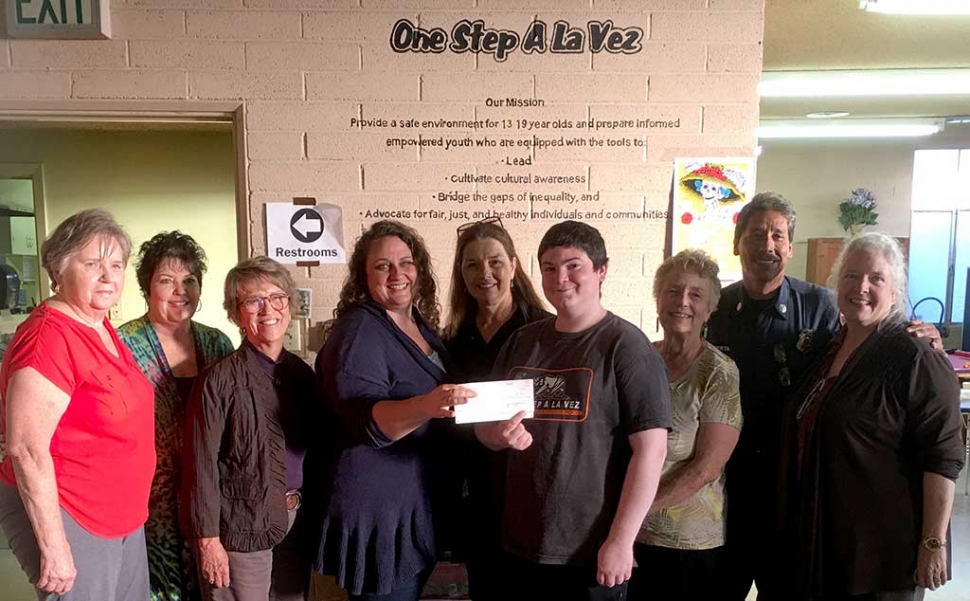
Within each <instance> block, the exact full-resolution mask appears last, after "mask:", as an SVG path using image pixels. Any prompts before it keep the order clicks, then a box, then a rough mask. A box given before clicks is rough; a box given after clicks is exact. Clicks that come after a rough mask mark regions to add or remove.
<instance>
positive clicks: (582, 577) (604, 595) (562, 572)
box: [501, 553, 628, 601]
mask: <svg viewBox="0 0 970 601" xmlns="http://www.w3.org/2000/svg"><path fill="white" fill-rule="evenodd" d="M501 562H502V568H503V571H504V574H505V578H504V582H505V587H506V592H505V595H504V597H503V598H504V599H507V600H509V601H514V600H518V599H521V600H522V601H534V600H536V599H550V600H553V599H554V600H555V601H624V600H625V599H626V598H627V584H628V583H626V582H624V583H623V584H621V585H619V586H614V587H606V586H600V584H598V583H597V582H596V567H595V566H575V565H546V564H540V563H535V562H533V561H529V560H527V559H522V558H519V557H514V556H512V555H509V554H507V553H506V554H503V555H502V558H501Z"/></svg>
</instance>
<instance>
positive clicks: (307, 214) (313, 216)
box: [290, 209, 323, 242]
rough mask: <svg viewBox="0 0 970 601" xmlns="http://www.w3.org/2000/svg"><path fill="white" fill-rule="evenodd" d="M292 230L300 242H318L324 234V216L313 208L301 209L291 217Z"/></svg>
mask: <svg viewBox="0 0 970 601" xmlns="http://www.w3.org/2000/svg"><path fill="white" fill-rule="evenodd" d="M290 231H291V232H293V237H294V238H296V239H297V240H299V241H300V242H316V241H317V240H319V239H320V236H322V235H323V217H321V216H320V213H317V212H316V211H314V210H313V209H300V210H299V211H297V212H296V213H294V214H293V217H291V218H290Z"/></svg>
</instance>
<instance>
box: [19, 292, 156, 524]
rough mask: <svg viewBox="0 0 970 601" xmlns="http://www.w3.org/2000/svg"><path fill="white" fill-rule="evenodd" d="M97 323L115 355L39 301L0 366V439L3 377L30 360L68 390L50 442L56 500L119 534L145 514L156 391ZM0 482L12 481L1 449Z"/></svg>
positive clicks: (79, 517)
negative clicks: (116, 351) (113, 347)
mask: <svg viewBox="0 0 970 601" xmlns="http://www.w3.org/2000/svg"><path fill="white" fill-rule="evenodd" d="M104 325H105V327H106V328H107V329H108V332H110V334H111V340H112V342H113V343H114V345H115V348H117V349H118V355H119V356H118V357H115V356H114V355H112V354H111V353H109V352H108V350H107V349H106V348H105V346H104V343H103V342H102V341H101V337H100V336H99V335H98V332H97V331H96V330H95V329H94V328H91V327H88V326H86V325H84V324H82V323H80V322H78V321H76V320H74V319H72V318H70V317H69V316H67V315H65V314H64V313H61V312H60V311H57V310H56V309H52V308H50V307H49V306H48V305H47V304H46V303H42V304H41V305H40V306H38V307H37V309H35V310H34V311H33V313H31V315H30V317H28V318H27V320H26V321H25V322H24V323H22V324H20V326H19V327H18V328H17V332H16V333H15V334H14V336H13V339H12V340H11V341H10V345H9V347H8V348H7V352H6V354H5V355H4V357H3V366H2V367H0V395H2V397H0V434H2V435H3V436H2V437H0V442H4V443H5V441H6V432H7V424H6V417H7V394H6V393H7V385H8V383H9V382H10V376H11V375H13V374H14V373H15V372H16V371H18V370H20V369H23V368H25V367H32V368H34V369H35V370H37V372H38V373H40V375H42V376H44V377H45V378H47V379H48V380H50V381H51V382H52V383H53V384H54V385H55V386H57V387H58V388H60V389H61V390H63V391H64V392H65V393H67V394H68V395H70V397H71V400H70V403H69V404H68V406H67V410H66V411H65V412H64V415H63V416H62V417H61V420H60V422H59V423H58V424H57V429H56V430H55V431H54V436H53V438H52V439H51V445H50V451H51V456H52V457H53V459H54V475H55V478H56V480H57V492H58V499H59V502H60V506H61V507H62V508H63V509H64V511H66V512H67V513H68V514H70V516H71V517H72V518H74V519H75V521H77V523H78V524H80V525H81V526H82V527H83V528H84V529H85V530H88V531H89V532H91V533H92V534H96V535H98V536H101V537H104V538H119V537H122V536H125V535H128V534H131V533H132V532H134V531H135V530H137V529H138V528H139V527H140V526H142V524H144V523H145V520H146V519H147V518H148V491H149V489H150V488H151V483H152V477H153V476H154V473H155V416H154V396H155V395H154V391H153V389H152V385H151V383H150V382H149V381H148V380H147V379H146V378H145V376H144V375H143V374H142V372H141V370H140V369H139V368H138V365H137V364H136V363H135V360H134V357H132V355H131V351H129V350H128V347H126V346H125V345H124V344H123V343H122V342H121V341H120V340H119V339H118V336H117V334H115V331H114V328H112V327H111V324H109V323H108V321H107V320H105V322H104ZM4 450H5V449H4ZM4 455H6V453H4ZM0 481H2V482H4V483H5V484H7V485H9V486H16V477H15V475H14V470H13V465H12V463H11V460H10V457H8V456H4V458H3V461H2V462H0Z"/></svg>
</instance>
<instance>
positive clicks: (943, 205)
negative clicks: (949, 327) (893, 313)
mask: <svg viewBox="0 0 970 601" xmlns="http://www.w3.org/2000/svg"><path fill="white" fill-rule="evenodd" d="M912 211H913V214H912V227H911V231H910V240H909V299H910V302H912V304H913V306H914V308H915V312H916V316H917V317H918V318H919V319H923V320H925V321H929V322H932V323H940V322H944V323H962V322H963V309H964V302H965V300H966V298H965V297H966V285H967V268H968V267H970V149H963V150H917V151H916V155H915V157H914V161H913V199H912Z"/></svg>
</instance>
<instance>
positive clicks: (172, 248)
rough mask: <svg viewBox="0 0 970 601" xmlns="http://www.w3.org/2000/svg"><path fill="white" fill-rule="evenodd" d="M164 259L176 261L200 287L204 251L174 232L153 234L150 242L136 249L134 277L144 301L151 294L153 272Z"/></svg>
mask: <svg viewBox="0 0 970 601" xmlns="http://www.w3.org/2000/svg"><path fill="white" fill-rule="evenodd" d="M166 259H168V260H172V261H177V262H179V263H181V264H182V265H183V266H185V269H187V270H188V271H189V273H191V274H192V275H194V276H195V277H196V278H198V280H199V286H200V287H201V286H202V274H203V273H205V270H206V265H205V261H206V257H205V251H204V250H202V247H201V246H199V243H198V242H196V241H195V239H194V238H192V236H189V235H188V234H183V233H182V232H180V231H178V230H175V231H172V232H162V233H160V234H155V235H154V236H153V237H152V239H151V240H148V241H147V242H144V243H142V245H141V247H140V248H139V249H138V263H137V264H136V265H135V275H136V276H137V278H138V287H139V288H141V293H142V296H144V297H145V298H146V299H147V298H148V297H149V295H150V293H151V287H152V276H153V275H155V270H156V269H158V266H159V265H161V264H162V261H165V260H166Z"/></svg>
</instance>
